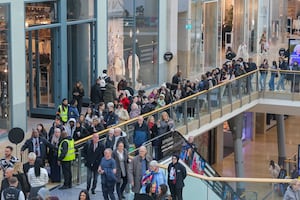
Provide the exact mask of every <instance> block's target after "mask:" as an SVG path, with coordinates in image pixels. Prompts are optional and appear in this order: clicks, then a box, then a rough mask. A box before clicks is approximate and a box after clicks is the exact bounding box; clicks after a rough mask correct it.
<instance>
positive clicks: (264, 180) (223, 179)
mask: <svg viewBox="0 0 300 200" xmlns="http://www.w3.org/2000/svg"><path fill="white" fill-rule="evenodd" d="M158 166H159V167H160V168H162V169H165V170H167V169H168V167H167V166H166V165H163V164H158ZM187 175H188V176H191V177H194V178H198V179H201V180H205V181H220V182H249V183H290V182H291V181H292V180H293V179H273V178H240V177H213V176H211V177H209V176H203V175H200V174H196V173H194V172H187Z"/></svg>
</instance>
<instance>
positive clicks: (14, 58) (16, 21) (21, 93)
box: [0, 0, 27, 132]
mask: <svg viewBox="0 0 300 200" xmlns="http://www.w3.org/2000/svg"><path fill="white" fill-rule="evenodd" d="M0 3H1V2H0ZM10 6H11V10H10V19H9V20H10V37H11V39H10V49H9V50H10V51H11V52H10V55H11V57H10V60H9V61H8V62H10V66H11V71H9V72H8V73H9V78H8V79H9V83H8V84H9V88H10V91H11V93H10V94H9V98H10V100H11V101H10V109H11V113H10V119H11V124H12V127H20V128H22V129H23V130H24V131H25V132H26V130H27V118H26V116H27V113H26V108H27V106H26V64H25V20H24V3H23V2H21V1H20V0H13V1H11V4H10ZM8 17H9V16H8Z"/></svg>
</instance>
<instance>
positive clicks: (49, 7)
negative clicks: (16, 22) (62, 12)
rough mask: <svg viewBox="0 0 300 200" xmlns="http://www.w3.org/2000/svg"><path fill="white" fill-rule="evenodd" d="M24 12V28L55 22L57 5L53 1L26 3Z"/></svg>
mask: <svg viewBox="0 0 300 200" xmlns="http://www.w3.org/2000/svg"><path fill="white" fill-rule="evenodd" d="M25 11H26V16H25V26H26V27H30V26H37V25H43V24H51V23H55V22H57V4H56V2H55V1H48V2H42V3H27V4H26V7H25Z"/></svg>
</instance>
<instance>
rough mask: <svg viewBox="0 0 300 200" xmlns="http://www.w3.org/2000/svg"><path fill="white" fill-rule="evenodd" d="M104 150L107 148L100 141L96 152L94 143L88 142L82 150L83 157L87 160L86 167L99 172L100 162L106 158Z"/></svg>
mask: <svg viewBox="0 0 300 200" xmlns="http://www.w3.org/2000/svg"><path fill="white" fill-rule="evenodd" d="M104 150H105V147H104V145H103V144H102V143H101V142H100V141H99V142H98V146H97V148H96V150H95V151H94V144H93V142H92V141H88V142H87V143H86V144H85V146H84V148H83V150H82V156H83V157H84V158H85V166H86V167H88V168H90V169H92V170H94V171H97V169H98V167H99V164H100V161H101V159H102V157H103V156H104Z"/></svg>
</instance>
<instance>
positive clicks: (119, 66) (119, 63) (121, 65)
mask: <svg viewBox="0 0 300 200" xmlns="http://www.w3.org/2000/svg"><path fill="white" fill-rule="evenodd" d="M114 70H115V75H116V81H117V82H119V81H120V80H121V79H122V78H123V77H124V75H125V62H124V59H123V58H121V57H120V56H119V55H116V56H115V61H114Z"/></svg>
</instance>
